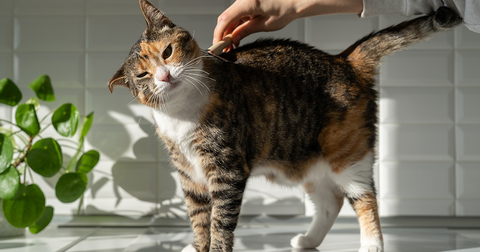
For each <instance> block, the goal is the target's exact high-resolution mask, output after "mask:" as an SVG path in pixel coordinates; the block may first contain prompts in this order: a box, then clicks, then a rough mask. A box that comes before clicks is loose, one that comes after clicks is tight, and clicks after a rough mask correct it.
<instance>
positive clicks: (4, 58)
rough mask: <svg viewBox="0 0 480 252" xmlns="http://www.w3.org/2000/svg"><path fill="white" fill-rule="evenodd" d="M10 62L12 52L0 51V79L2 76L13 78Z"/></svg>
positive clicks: (11, 60)
mask: <svg viewBox="0 0 480 252" xmlns="http://www.w3.org/2000/svg"><path fill="white" fill-rule="evenodd" d="M12 62H13V56H12V53H9V52H0V80H1V79H3V78H10V79H11V80H13V79H14V78H13V64H12ZM15 84H16V83H15Z"/></svg>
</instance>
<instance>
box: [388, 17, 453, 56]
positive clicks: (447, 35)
mask: <svg viewBox="0 0 480 252" xmlns="http://www.w3.org/2000/svg"><path fill="white" fill-rule="evenodd" d="M410 19H413V18H408V17H405V16H402V15H396V14H394V15H382V16H380V29H384V28H387V27H389V26H392V25H396V24H399V23H401V22H403V21H405V20H410ZM453 41H454V32H453V31H446V32H438V33H435V34H434V35H433V36H432V38H431V39H428V40H427V41H422V42H419V43H416V44H414V45H412V46H409V47H408V48H409V49H412V50H414V49H452V48H453Z"/></svg>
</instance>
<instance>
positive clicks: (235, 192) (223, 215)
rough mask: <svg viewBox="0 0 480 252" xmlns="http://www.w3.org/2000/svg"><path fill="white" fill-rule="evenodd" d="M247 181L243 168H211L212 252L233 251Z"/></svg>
mask: <svg viewBox="0 0 480 252" xmlns="http://www.w3.org/2000/svg"><path fill="white" fill-rule="evenodd" d="M232 168H233V167H232ZM246 182H247V175H246V172H245V170H244V169H242V168H239V169H236V168H233V169H229V170H226V169H221V168H215V169H210V172H209V174H208V187H209V188H208V189H209V192H210V196H211V199H212V224H211V227H210V235H211V241H210V251H211V252H231V251H232V248H233V240H234V235H233V231H234V230H235V228H236V227H237V222H238V217H239V215H240V207H241V205H242V198H243V193H244V191H245V186H246Z"/></svg>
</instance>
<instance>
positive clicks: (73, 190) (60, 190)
mask: <svg viewBox="0 0 480 252" xmlns="http://www.w3.org/2000/svg"><path fill="white" fill-rule="evenodd" d="M87 183H88V179H87V175H85V173H83V172H75V173H67V174H63V175H62V176H61V177H60V179H59V180H58V182H57V185H56V186H55V194H56V195H57V198H58V199H59V200H60V201H61V202H63V203H71V202H74V201H75V200H77V199H78V198H80V197H81V196H82V195H83V193H84V192H85V190H86V189H87Z"/></svg>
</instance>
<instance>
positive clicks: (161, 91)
mask: <svg viewBox="0 0 480 252" xmlns="http://www.w3.org/2000/svg"><path fill="white" fill-rule="evenodd" d="M139 2H140V8H141V10H142V13H143V16H144V17H145V20H146V22H147V28H146V29H145V31H144V32H143V34H142V36H141V37H140V39H139V40H138V41H137V43H136V44H135V45H133V47H132V49H131V50H130V54H129V55H128V57H127V58H126V59H125V62H124V63H123V64H122V66H121V67H120V69H119V70H118V71H117V72H116V73H115V75H114V76H113V77H112V78H111V79H110V81H109V82H108V88H109V89H110V92H113V88H114V87H116V86H119V85H120V86H125V87H128V88H130V91H131V93H132V95H133V96H134V97H135V98H136V99H137V101H139V102H140V103H142V104H145V105H147V106H150V107H154V108H156V107H158V106H160V105H161V104H159V103H163V102H165V101H166V98H165V97H170V96H171V94H174V93H179V92H182V90H183V92H185V91H189V90H192V89H195V88H198V87H197V86H196V85H198V84H199V82H198V81H201V80H199V73H202V71H201V68H202V66H201V65H202V63H201V61H200V60H199V57H200V56H201V55H202V52H201V50H200V48H199V47H198V45H197V43H196V42H195V40H194V39H193V37H192V36H191V35H190V33H189V32H187V31H186V30H185V29H183V28H181V27H179V26H176V25H175V24H173V23H172V21H171V20H170V19H168V18H167V17H166V16H165V15H164V14H163V13H162V12H161V11H159V10H158V9H157V8H155V6H153V5H152V4H151V3H149V2H148V1H146V0H140V1H139Z"/></svg>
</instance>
